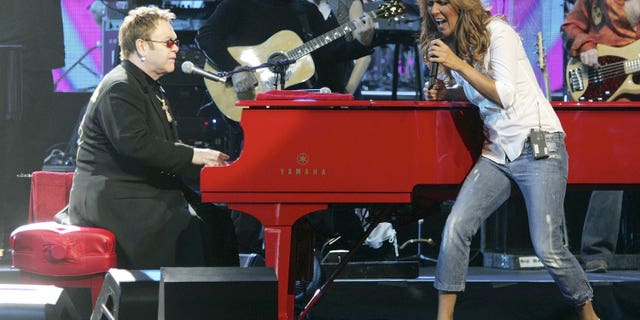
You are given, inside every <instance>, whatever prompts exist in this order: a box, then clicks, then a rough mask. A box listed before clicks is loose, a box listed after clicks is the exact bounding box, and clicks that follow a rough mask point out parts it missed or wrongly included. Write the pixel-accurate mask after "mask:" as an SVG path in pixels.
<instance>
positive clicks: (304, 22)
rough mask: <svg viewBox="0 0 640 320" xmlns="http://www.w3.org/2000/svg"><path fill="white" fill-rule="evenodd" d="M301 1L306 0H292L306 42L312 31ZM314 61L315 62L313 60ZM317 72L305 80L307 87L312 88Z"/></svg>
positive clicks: (310, 37)
mask: <svg viewBox="0 0 640 320" xmlns="http://www.w3.org/2000/svg"><path fill="white" fill-rule="evenodd" d="M303 1H304V2H306V1H307V0H294V1H293V2H294V7H295V9H296V13H297V15H296V16H297V17H298V20H299V21H300V25H301V26H302V41H304V42H307V41H309V40H311V39H313V38H314V37H313V31H312V30H311V25H309V19H308V17H307V12H306V11H305V10H304V5H303ZM314 63H315V62H314ZM317 77H318V74H317V73H314V74H313V76H312V77H311V78H310V79H308V80H307V81H305V82H304V83H305V85H306V87H307V88H313V87H314V86H315V83H316V80H317Z"/></svg>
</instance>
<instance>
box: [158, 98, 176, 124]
mask: <svg viewBox="0 0 640 320" xmlns="http://www.w3.org/2000/svg"><path fill="white" fill-rule="evenodd" d="M156 98H158V100H160V102H162V110H164V113H165V114H166V115H167V121H169V123H171V122H173V117H172V116H171V112H169V105H167V100H166V99H163V98H160V96H158V95H157V94H156Z"/></svg>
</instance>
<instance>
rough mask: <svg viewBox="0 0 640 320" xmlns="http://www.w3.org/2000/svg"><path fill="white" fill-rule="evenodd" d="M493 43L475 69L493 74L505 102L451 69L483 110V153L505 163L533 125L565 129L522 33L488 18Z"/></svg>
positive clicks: (519, 149)
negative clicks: (494, 99) (544, 90)
mask: <svg viewBox="0 0 640 320" xmlns="http://www.w3.org/2000/svg"><path fill="white" fill-rule="evenodd" d="M488 29H489V31H490V32H491V39H490V40H491V44H490V46H489V49H488V51H487V54H486V55H485V59H484V63H483V65H482V66H479V65H476V66H475V67H476V69H478V70H480V72H482V73H483V74H485V75H487V76H488V77H490V78H492V79H494V80H495V82H496V88H497V90H498V95H499V96H500V101H501V102H502V106H500V105H497V104H495V103H493V102H492V101H491V100H489V99H487V98H485V97H484V96H482V95H480V93H479V92H478V91H477V90H476V89H475V88H474V87H473V86H471V85H470V84H469V83H468V82H467V81H466V80H464V78H463V77H462V76H460V74H458V73H457V72H455V71H454V72H452V74H453V76H454V78H455V80H456V82H457V83H458V84H460V85H461V86H462V87H463V89H464V92H465V95H466V96H467V98H468V99H469V101H470V102H471V103H473V104H475V105H476V106H478V108H479V110H480V117H481V118H482V121H483V122H484V134H485V138H486V139H485V143H484V146H483V148H482V156H483V157H486V158H488V159H491V160H493V161H495V162H497V163H501V164H504V163H505V162H506V159H507V158H508V159H509V160H515V159H516V158H518V157H519V156H520V153H521V152H522V147H523V145H524V142H525V141H526V139H527V138H528V137H529V133H530V131H531V129H532V128H538V127H541V128H542V130H544V131H547V132H564V131H563V129H562V125H561V124H560V120H559V119H558V116H557V115H556V113H555V111H554V110H553V107H551V104H550V103H549V101H547V99H546V98H545V95H544V94H543V93H542V90H541V89H540V86H539V85H538V81H537V79H536V77H535V74H534V73H533V68H532V67H531V63H530V62H529V60H528V59H527V55H526V53H525V51H524V47H523V46H522V42H521V40H520V36H519V35H518V34H517V33H516V31H515V30H514V29H513V28H512V27H511V26H510V25H509V24H507V23H506V22H505V21H503V20H500V19H497V18H495V19H493V20H492V21H491V22H489V25H488Z"/></svg>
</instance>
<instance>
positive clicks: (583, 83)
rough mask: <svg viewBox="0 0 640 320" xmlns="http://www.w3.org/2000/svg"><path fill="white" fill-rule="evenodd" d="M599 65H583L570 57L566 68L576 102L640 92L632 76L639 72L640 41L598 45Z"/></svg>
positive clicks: (567, 78)
mask: <svg viewBox="0 0 640 320" xmlns="http://www.w3.org/2000/svg"><path fill="white" fill-rule="evenodd" d="M597 50H598V63H599V64H600V67H597V68H589V67H587V66H584V65H583V64H582V63H581V62H580V59H579V58H571V59H570V60H569V63H568V64H567V68H566V74H565V77H566V83H567V88H568V91H569V94H570V96H571V99H572V100H574V101H611V100H615V99H617V98H618V97H619V96H621V95H638V94H640V85H639V84H638V83H636V82H635V81H634V79H633V78H634V77H633V75H634V74H636V73H637V72H639V71H640V59H639V58H638V52H640V40H637V41H635V42H633V43H631V44H629V45H626V46H624V47H620V48H617V47H610V46H606V45H601V44H600V45H598V46H597Z"/></svg>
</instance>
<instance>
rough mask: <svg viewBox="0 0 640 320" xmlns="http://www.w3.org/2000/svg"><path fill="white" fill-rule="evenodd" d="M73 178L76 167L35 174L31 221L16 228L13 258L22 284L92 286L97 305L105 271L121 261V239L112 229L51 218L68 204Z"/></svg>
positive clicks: (92, 295) (12, 248)
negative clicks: (118, 256) (118, 240)
mask: <svg viewBox="0 0 640 320" xmlns="http://www.w3.org/2000/svg"><path fill="white" fill-rule="evenodd" d="M72 181H73V172H49V171H36V172H34V173H33V174H32V175H31V194H30V203H29V219H28V221H29V224H26V225H23V226H21V227H19V228H17V229H16V230H14V231H13V232H12V233H11V236H10V239H9V245H10V247H11V257H12V260H13V267H14V268H16V269H20V281H21V283H24V284H49V285H55V286H60V287H70V288H87V289H90V290H91V302H92V306H93V304H94V303H95V301H96V299H97V298H98V295H99V293H100V288H101V287H102V282H103V281H104V277H105V275H106V273H107V272H108V271H109V269H110V268H114V267H115V266H116V252H115V250H116V249H115V248H116V240H115V236H114V234H113V233H112V232H111V231H109V230H105V229H100V228H90V227H79V226H72V225H64V224H58V223H56V222H54V221H52V220H53V216H54V215H55V214H56V213H57V212H59V211H60V210H62V209H63V208H64V207H65V206H66V205H67V204H68V203H69V193H70V191H71V183H72Z"/></svg>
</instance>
